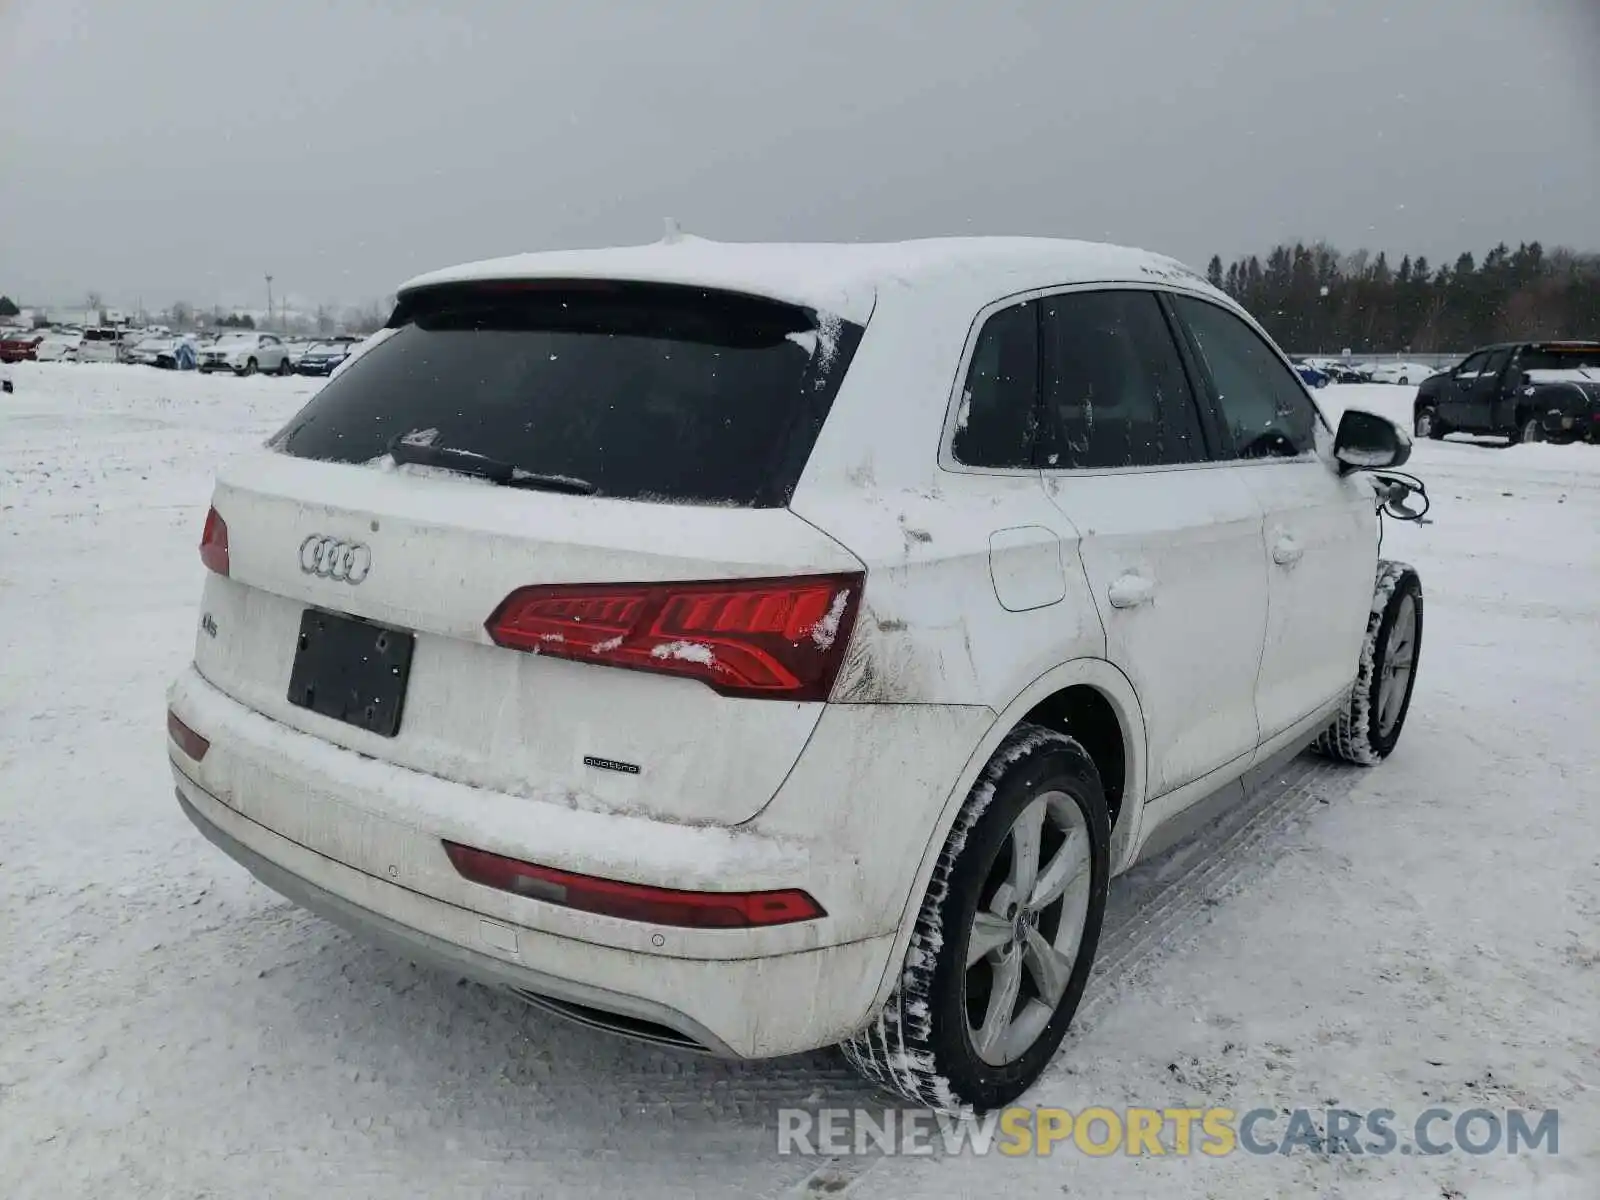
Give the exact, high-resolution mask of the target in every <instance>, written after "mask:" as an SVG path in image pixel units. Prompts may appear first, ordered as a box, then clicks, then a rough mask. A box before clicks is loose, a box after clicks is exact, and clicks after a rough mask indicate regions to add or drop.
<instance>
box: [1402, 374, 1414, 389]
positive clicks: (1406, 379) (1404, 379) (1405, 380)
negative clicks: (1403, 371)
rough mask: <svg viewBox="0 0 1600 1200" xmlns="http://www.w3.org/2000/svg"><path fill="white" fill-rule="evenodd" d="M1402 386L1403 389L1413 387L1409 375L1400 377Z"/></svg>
mask: <svg viewBox="0 0 1600 1200" xmlns="http://www.w3.org/2000/svg"><path fill="white" fill-rule="evenodd" d="M1400 386H1401V387H1410V386H1411V376H1409V375H1402V376H1400Z"/></svg>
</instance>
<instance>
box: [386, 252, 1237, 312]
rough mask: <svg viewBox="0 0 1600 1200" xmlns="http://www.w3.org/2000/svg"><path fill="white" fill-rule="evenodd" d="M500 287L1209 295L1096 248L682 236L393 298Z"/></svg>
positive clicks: (444, 279)
mask: <svg viewBox="0 0 1600 1200" xmlns="http://www.w3.org/2000/svg"><path fill="white" fill-rule="evenodd" d="M503 279H618V280H628V281H632V282H638V283H684V284H692V285H697V286H702V287H715V288H723V289H726V290H729V291H739V292H748V293H751V294H753V295H762V296H770V297H772V298H773V299H777V300H787V301H789V302H791V303H795V304H802V305H805V306H807V307H810V308H815V309H817V310H818V311H822V312H828V313H832V314H834V315H837V316H840V317H844V318H845V319H847V320H851V321H855V322H858V323H863V322H865V321H866V320H867V318H868V317H869V316H870V315H871V314H872V308H873V304H874V303H875V301H876V297H877V294H878V293H879V292H880V291H881V290H883V289H885V288H887V287H891V286H904V287H908V288H914V289H918V290H923V289H940V288H945V289H949V290H951V291H952V293H953V296H952V299H957V298H959V299H960V300H961V301H962V302H966V301H968V300H970V299H971V298H972V297H974V296H978V297H987V298H989V299H992V298H995V297H999V296H1005V295H1010V294H1012V293H1015V292H1025V291H1029V290H1032V289H1035V288H1045V287H1055V286H1062V285H1070V284H1074V283H1129V282H1143V283H1149V282H1165V283H1176V284H1179V285H1180V286H1183V287H1187V288H1191V289H1194V290H1199V291H1207V292H1210V291H1212V289H1211V288H1210V287H1209V286H1208V285H1207V284H1206V282H1205V281H1204V280H1203V279H1202V278H1200V277H1199V276H1198V275H1196V274H1195V273H1194V272H1193V271H1192V270H1190V269H1189V268H1188V267H1186V266H1184V265H1183V264H1182V263H1180V262H1178V261H1177V260H1175V259H1171V258H1167V257H1165V256H1164V255H1160V254H1152V253H1150V252H1149V251H1145V250H1135V249H1132V248H1129V247H1126V246H1112V245H1107V244H1103V243H1099V242H1079V241H1066V240H1058V239H1054V238H1020V237H976V238H928V239H923V240H918V241H905V242H878V243H872V242H850V243H825V242H815V243H757V242H713V241H707V240H705V239H703V238H696V237H687V236H680V237H677V238H675V239H669V240H665V241H661V242H655V243H652V244H650V245H643V246H620V247H614V248H610V249H600V250H555V251H546V252H543V253H535V254H518V255H512V256H511V257H508V258H495V259H486V260H484V261H481V262H472V263H464V264H462V265H461V266H456V267H447V268H445V269H444V270H441V271H433V272H430V273H429V274H426V275H419V276H417V277H416V278H415V279H411V280H409V281H407V282H406V283H405V284H403V285H402V286H401V288H400V294H402V295H404V294H405V293H407V292H410V291H415V290H417V289H419V288H425V287H430V286H434V285H437V284H445V283H467V282H477V281H482V280H503ZM1215 294H1216V295H1218V296H1220V295H1221V293H1215ZM982 302H985V301H980V303H982Z"/></svg>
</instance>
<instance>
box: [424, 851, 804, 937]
mask: <svg viewBox="0 0 1600 1200" xmlns="http://www.w3.org/2000/svg"><path fill="white" fill-rule="evenodd" d="M444 848H445V853H446V854H448V855H449V856H450V862H451V864H452V865H453V866H454V867H455V869H456V870H457V871H458V872H459V873H460V874H461V877H462V878H463V879H470V880H471V881H472V882H473V883H481V884H483V885H484V886H485V887H492V888H496V889H498V890H500V891H502V892H514V893H515V894H517V895H519V896H528V897H531V898H532V899H535V900H543V901H545V902H547V903H549V904H559V905H561V906H562V907H563V908H576V909H580V910H582V911H583V912H592V913H600V914H601V915H603V916H607V917H620V918H621V919H622V920H624V921H648V922H650V923H651V924H654V925H680V926H685V927H687V928H691V929H748V928H751V927H753V926H758V925H788V924H790V923H792V922H794V921H811V920H815V919H816V918H817V917H825V916H827V915H828V914H827V913H826V912H824V911H823V908H822V905H820V904H818V903H817V902H816V901H815V900H813V899H812V898H811V897H810V896H808V895H807V894H806V893H805V892H802V891H801V890H800V889H799V888H784V889H782V890H780V891H771V892H684V891H679V890H677V889H676V888H658V887H648V886H646V885H645V884H642V883H619V882H617V881H616V880H614V879H597V878H595V877H594V876H593V875H575V874H573V873H572V872H571V871H558V870H556V869H555V868H554V867H541V866H538V865H537V864H535V863H527V862H522V861H521V860H520V859H515V858H506V857H505V856H503V855H500V854H491V853H489V852H488V851H487V850H474V849H473V848H472V847H471V846H462V845H460V844H458V843H456V842H446V843H445V844H444Z"/></svg>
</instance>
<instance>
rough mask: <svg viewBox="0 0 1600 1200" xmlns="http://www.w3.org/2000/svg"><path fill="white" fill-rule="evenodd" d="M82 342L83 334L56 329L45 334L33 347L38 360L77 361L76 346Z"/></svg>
mask: <svg viewBox="0 0 1600 1200" xmlns="http://www.w3.org/2000/svg"><path fill="white" fill-rule="evenodd" d="M82 344H83V334H82V333H76V332H69V331H64V330H57V331H53V332H51V333H47V334H45V336H44V338H43V339H42V340H41V341H40V342H39V344H38V346H37V347H36V349H35V358H36V360H37V361H39V362H77V361H78V347H79V346H81V345H82Z"/></svg>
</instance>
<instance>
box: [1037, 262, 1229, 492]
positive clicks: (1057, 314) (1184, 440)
mask: <svg viewBox="0 0 1600 1200" xmlns="http://www.w3.org/2000/svg"><path fill="white" fill-rule="evenodd" d="M1040 304H1041V306H1042V316H1043V320H1042V324H1041V330H1042V351H1043V355H1042V357H1043V360H1044V424H1045V436H1044V440H1043V444H1042V446H1041V449H1042V450H1043V452H1044V460H1043V466H1044V467H1045V468H1046V469H1052V468H1055V469H1067V468H1079V469H1085V468H1087V469H1100V470H1105V469H1111V468H1117V467H1153V466H1164V465H1171V464H1181V463H1192V462H1199V461H1201V460H1203V459H1204V458H1205V457H1206V447H1205V442H1204V439H1203V437H1202V434H1201V431H1200V415H1199V412H1198V410H1197V409H1196V408H1195V404H1194V395H1193V392H1192V391H1191V389H1190V387H1189V382H1188V379H1187V377H1186V376H1185V375H1184V370H1183V360H1182V359H1181V358H1180V357H1179V355H1178V348H1177V345H1176V343H1175V342H1174V341H1173V339H1172V332H1171V330H1170V329H1169V328H1168V326H1167V319H1166V316H1165V315H1164V314H1163V313H1162V311H1161V303H1160V301H1159V300H1157V299H1156V296H1155V294H1154V293H1153V292H1146V291H1103V292H1068V293H1065V294H1062V295H1059V296H1048V297H1046V298H1045V299H1044V300H1042V301H1040Z"/></svg>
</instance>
